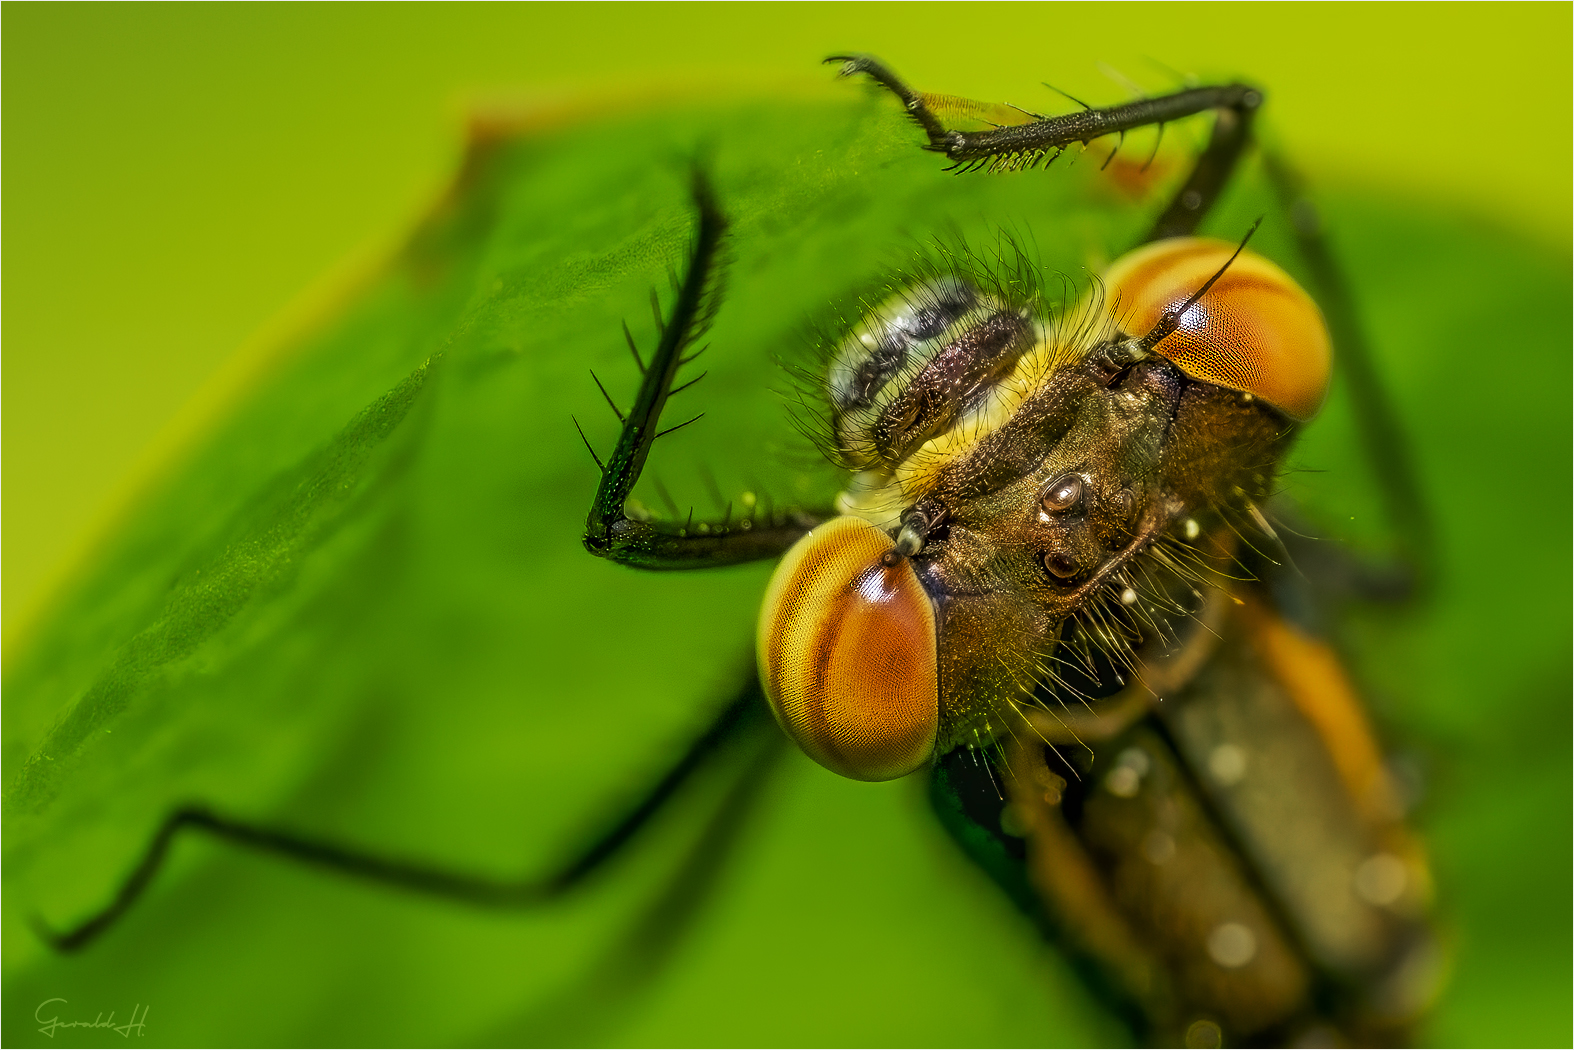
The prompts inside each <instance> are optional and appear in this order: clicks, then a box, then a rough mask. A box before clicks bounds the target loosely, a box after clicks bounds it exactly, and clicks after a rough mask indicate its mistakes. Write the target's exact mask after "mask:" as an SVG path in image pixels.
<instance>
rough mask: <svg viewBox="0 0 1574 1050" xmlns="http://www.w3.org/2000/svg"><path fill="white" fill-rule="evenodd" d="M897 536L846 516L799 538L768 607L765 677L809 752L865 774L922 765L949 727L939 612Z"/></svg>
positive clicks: (779, 715) (774, 702)
mask: <svg viewBox="0 0 1574 1050" xmlns="http://www.w3.org/2000/svg"><path fill="white" fill-rule="evenodd" d="M891 549H892V543H891V538H890V537H889V536H887V535H886V534H885V533H884V532H882V531H881V530H880V529H878V528H876V527H875V526H873V525H871V524H869V523H868V522H866V521H864V520H863V519H862V518H853V517H843V518H835V519H833V520H831V521H828V522H826V523H825V524H823V525H820V526H818V527H817V528H815V529H814V530H813V531H811V532H810V533H809V535H807V536H805V537H804V538H803V539H801V540H799V541H798V542H797V543H796V544H794V546H793V548H792V549H791V550H789V551H788V552H787V555H786V557H784V558H783V559H782V562H781V564H780V565H779V566H777V568H776V574H775V575H774V576H772V577H771V584H770V587H769V588H767V590H766V592H765V604H764V605H763V606H762V607H761V609H760V623H759V633H758V636H757V645H758V651H759V659H760V680H761V683H762V684H763V685H764V687H765V696H766V699H767V700H769V701H770V705H771V711H772V712H773V713H774V714H775V715H776V721H777V722H779V723H780V724H781V727H782V728H783V729H785V730H786V731H787V735H788V736H790V737H792V738H793V740H794V741H796V742H797V743H798V746H799V747H801V748H803V750H804V752H805V753H807V754H808V756H809V757H810V758H812V759H814V760H815V761H816V762H818V763H820V764H821V765H822V766H825V767H826V768H827V769H830V770H832V771H833V772H836V773H840V774H842V775H843V776H845V777H852V778H853V779H854V780H891V779H893V778H895V777H899V776H902V775H903V774H905V773H910V772H912V771H913V770H914V769H917V768H918V767H919V766H921V765H923V763H924V762H925V761H927V760H928V759H929V756H930V754H931V752H933V751H934V746H935V734H936V732H937V731H938V728H939V722H940V679H939V670H938V665H937V662H936V639H935V614H934V607H933V605H931V604H930V601H929V595H928V594H926V593H925V591H924V589H923V586H922V585H921V584H920V583H919V582H918V576H917V574H916V573H914V572H913V566H912V563H911V562H910V561H908V560H907V559H906V558H900V559H896V560H895V561H896V563H895V564H894V565H889V566H888V565H885V564H884V563H883V562H882V560H881V559H882V556H883V555H885V554H887V553H888V552H889V551H890V550H891Z"/></svg>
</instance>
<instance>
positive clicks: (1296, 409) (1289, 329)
mask: <svg viewBox="0 0 1574 1050" xmlns="http://www.w3.org/2000/svg"><path fill="white" fill-rule="evenodd" d="M1235 247H1236V246H1235V245H1233V244H1228V243H1226V242H1224V241H1216V240H1212V239H1209V238H1205V237H1174V238H1171V239H1169V240H1164V241H1156V242H1154V243H1153V244H1149V245H1145V246H1143V247H1141V248H1138V249H1137V250H1136V251H1134V252H1130V253H1129V254H1127V255H1124V256H1122V257H1121V258H1120V259H1117V260H1116V261H1115V264H1114V265H1113V266H1111V267H1110V269H1109V272H1108V273H1107V274H1106V275H1105V278H1104V283H1105V295H1106V297H1107V300H1106V301H1107V302H1108V303H1109V304H1110V309H1111V310H1112V311H1113V313H1114V314H1115V316H1116V319H1117V320H1118V321H1119V322H1120V327H1121V329H1122V331H1125V332H1127V333H1129V334H1131V335H1137V336H1141V335H1143V334H1145V333H1146V332H1147V331H1148V330H1149V329H1151V328H1152V327H1153V326H1154V325H1155V324H1156V323H1158V320H1159V318H1161V317H1163V316H1164V313H1165V311H1166V310H1170V309H1178V308H1179V307H1180V306H1181V305H1182V304H1183V303H1185V301H1186V299H1187V298H1188V297H1189V296H1191V295H1192V294H1193V293H1195V292H1196V291H1197V289H1199V288H1201V287H1202V286H1203V285H1204V284H1206V283H1207V282H1208V278H1210V277H1212V276H1213V275H1214V274H1215V273H1217V272H1218V270H1219V267H1221V266H1223V265H1224V263H1225V261H1226V260H1228V259H1229V257H1230V256H1231V254H1233V253H1234V251H1235ZM1154 350H1155V351H1156V352H1157V353H1159V354H1162V355H1163V356H1164V357H1167V358H1169V359H1170V360H1171V361H1173V362H1174V363H1175V364H1176V365H1177V366H1178V367H1179V368H1180V369H1181V371H1183V372H1185V373H1186V374H1187V375H1189V376H1191V377H1192V378H1193V379H1200V380H1203V381H1204V382H1208V383H1215V384H1217V385H1219V386H1222V387H1227V388H1229V389H1231V390H1240V391H1242V392H1244V393H1248V394H1251V395H1253V396H1254V397H1260V398H1262V399H1263V400H1264V401H1266V402H1268V403H1269V404H1270V405H1272V406H1274V407H1275V408H1277V409H1279V410H1280V411H1281V412H1283V413H1284V414H1285V415H1287V416H1289V417H1290V418H1291V419H1296V420H1301V421H1305V420H1308V419H1310V418H1312V416H1314V415H1316V414H1317V410H1318V408H1320V407H1321V406H1322V403H1323V397H1324V395H1325V394H1326V393H1327V392H1328V370H1329V366H1330V362H1331V358H1332V352H1331V350H1330V349H1329V342H1328V329H1327V327H1326V326H1325V325H1324V324H1323V315H1322V313H1321V312H1320V311H1319V310H1318V309H1317V304H1316V303H1314V302H1312V300H1311V297H1310V296H1308V295H1307V294H1306V293H1305V292H1304V291H1302V290H1301V286H1300V285H1298V284H1296V283H1295V281H1294V279H1293V278H1291V277H1290V275H1289V274H1287V273H1285V272H1284V271H1283V270H1281V269H1279V267H1277V266H1275V265H1274V264H1273V263H1271V262H1269V261H1268V260H1267V259H1264V258H1263V257H1262V256H1260V255H1258V254H1256V253H1255V252H1252V251H1249V250H1248V251H1243V252H1241V254H1240V256H1239V257H1238V258H1237V259H1236V260H1235V261H1234V262H1233V263H1231V264H1230V268H1229V269H1228V270H1226V271H1225V272H1224V274H1223V275H1222V276H1221V277H1220V278H1219V280H1218V281H1217V282H1216V283H1215V284H1214V286H1213V287H1212V288H1210V289H1209V290H1208V294H1207V295H1205V296H1203V297H1202V299H1201V300H1200V301H1199V302H1197V303H1196V304H1194V305H1193V306H1192V308H1191V309H1190V310H1187V311H1186V315H1185V316H1184V317H1182V318H1181V321H1180V327H1179V328H1178V329H1176V331H1174V332H1173V333H1171V334H1170V335H1168V336H1166V337H1165V338H1164V340H1163V341H1162V342H1160V343H1159V344H1158V346H1156V347H1154Z"/></svg>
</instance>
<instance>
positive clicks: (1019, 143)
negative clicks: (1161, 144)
mask: <svg viewBox="0 0 1574 1050" xmlns="http://www.w3.org/2000/svg"><path fill="white" fill-rule="evenodd" d="M825 61H827V62H840V63H841V64H842V69H841V75H842V76H855V75H857V74H860V73H862V74H863V75H865V76H867V77H869V78H870V79H871V80H874V81H875V82H876V83H878V84H880V85H881V86H882V87H884V88H885V89H886V90H888V91H890V92H891V93H892V94H894V95H895V96H896V97H897V98H898V99H900V100H901V102H902V105H903V107H904V108H905V109H906V111H907V115H908V116H909V117H911V118H912V119H913V120H914V121H916V122H917V123H918V125H919V126H920V127H922V128H923V129H924V132H925V133H926V134H927V135H928V136H929V145H928V146H927V147H926V148H927V149H930V150H933V151H934V152H936V153H943V154H945V156H946V158H947V159H948V160H950V161H951V163H952V167H953V169H957V170H962V171H972V170H974V169H977V168H984V169H987V170H990V171H1003V170H1010V171H1015V170H1017V169H1019V168H1025V167H1033V166H1034V165H1037V164H1042V163H1047V162H1049V161H1052V160H1054V158H1055V157H1058V156H1059V155H1060V154H1061V153H1062V152H1064V150H1065V149H1066V147H1068V146H1070V145H1072V144H1073V143H1081V144H1083V145H1086V144H1087V143H1089V142H1092V141H1093V140H1094V139H1098V138H1103V137H1104V136H1105V135H1115V134H1120V133H1122V132H1126V131H1132V130H1135V129H1136V128H1145V127H1150V126H1152V125H1155V124H1159V125H1162V124H1164V123H1167V122H1168V121H1172V120H1179V119H1181V118H1182V117H1189V116H1192V115H1193V114H1196V113H1202V112H1204V111H1206V110H1210V109H1214V110H1219V111H1221V112H1233V113H1235V114H1237V115H1244V114H1249V113H1251V112H1252V111H1253V110H1255V109H1256V108H1257V107H1258V106H1260V105H1262V92H1261V91H1259V90H1257V89H1256V88H1254V87H1251V86H1249V85H1246V84H1220V85H1214V86H1209V87H1194V88H1186V89H1185V90H1183V91H1176V92H1172V93H1170V94H1168V95H1156V96H1154V97H1152V98H1141V99H1137V100H1136V101H1133V102H1126V103H1122V104H1121V105H1118V106H1103V107H1093V106H1084V107H1083V108H1082V109H1081V110H1080V111H1078V112H1075V113H1066V114H1063V115H1061V116H1056V117H1038V116H1036V115H1035V114H1027V113H1022V114H1021V116H1023V117H1025V118H1029V119H1026V120H1023V121H1021V122H1014V123H1010V124H1005V125H1002V126H997V127H993V128H989V129H986V130H984V131H958V130H955V129H952V128H948V127H946V126H945V124H944V123H943V122H942V121H941V120H940V118H939V116H938V115H937V114H936V112H935V109H936V107H937V104H940V103H943V102H944V103H963V104H964V105H965V106H966V108H967V109H969V110H972V111H974V112H978V111H983V110H990V111H998V110H1000V109H1002V108H1008V107H988V106H979V105H978V104H976V103H965V102H964V100H959V99H942V98H941V97H939V96H932V95H925V94H921V93H919V92H917V91H914V90H913V89H912V88H910V87H908V86H907V85H906V84H905V83H903V81H902V80H901V79H900V78H899V77H897V75H896V74H895V73H893V72H892V71H891V70H890V69H889V68H888V67H887V66H886V65H885V63H883V62H881V61H880V60H879V59H878V58H875V57H874V56H873V55H833V56H831V57H830V58H828V59H826V60H825ZM1019 112H1020V111H1019ZM1240 122H1241V123H1244V121H1240ZM1237 149H1238V147H1237ZM1228 173H1229V172H1228V165H1226V166H1225V169H1224V171H1223V173H1222V175H1221V178H1222V177H1224V176H1227V175H1228ZM1210 203H1211V202H1210ZM1170 236H1173V235H1170Z"/></svg>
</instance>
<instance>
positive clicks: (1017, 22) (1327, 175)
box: [0, 4, 1570, 651]
mask: <svg viewBox="0 0 1574 1050" xmlns="http://www.w3.org/2000/svg"><path fill="white" fill-rule="evenodd" d="M0 19H3V26H4V30H5V41H4V56H5V68H4V71H3V83H4V89H5V91H4V117H5V130H6V145H7V147H8V148H7V150H6V158H5V167H4V179H5V194H6V204H7V208H6V224H5V234H4V242H3V251H4V264H5V273H6V293H7V294H6V302H5V307H6V309H5V317H4V321H3V324H4V328H3V335H4V339H5V386H4V402H3V407H4V430H3V437H4V450H5V451H4V457H5V458H4V467H5V470H4V490H3V494H4V521H3V524H4V529H5V539H6V558H5V574H4V592H3V598H4V601H3V616H4V621H3V622H4V637H5V638H6V640H7V649H8V651H9V649H10V648H11V646H12V642H13V641H14V639H15V637H16V635H17V632H18V630H19V629H20V628H21V627H22V626H23V625H25V624H27V623H29V622H32V621H33V620H34V619H35V618H36V616H37V613H38V610H39V607H40V605H41V603H43V602H44V601H45V600H46V599H47V597H48V595H49V594H51V593H54V592H55V589H56V588H58V585H59V583H60V581H61V579H62V578H63V576H64V575H65V574H67V573H68V572H69V570H70V567H71V566H73V565H75V564H77V563H78V562H79V561H80V559H81V558H82V557H83V555H84V553H85V551H86V550H87V549H88V547H89V545H90V543H91V542H92V540H93V538H94V537H95V536H98V535H102V534H103V532H104V531H105V530H106V529H108V528H110V527H111V526H110V522H111V521H113V520H114V517H115V515H116V514H117V513H119V512H120V511H121V510H122V509H123V508H124V506H125V504H126V501H127V500H128V498H129V497H130V496H131V494H132V493H134V492H135V491H138V490H139V488H140V487H141V486H142V485H144V484H145V483H146V481H147V478H148V476H149V475H150V474H151V473H153V472H155V471H156V470H157V469H158V466H159V465H160V464H162V463H165V462H167V461H168V459H169V454H170V451H171V449H172V448H178V447H181V446H182V445H183V444H184V443H186V442H188V441H189V440H190V437H191V435H192V434H193V432H195V431H200V429H201V428H202V426H203V425H204V421H207V420H210V419H211V418H212V416H213V415H214V413H215V410H216V406H217V405H221V404H223V403H225V401H226V397H227V392H230V391H233V389H234V387H235V385H236V384H237V383H239V384H242V385H243V384H244V383H245V377H246V376H247V375H249V374H251V373H250V370H251V367H252V366H253V365H254V364H255V361H256V359H257V358H258V357H259V356H263V357H265V356H266V354H267V351H268V348H270V347H271V346H273V345H275V344H276V343H277V342H278V341H279V338H278V336H279V333H280V332H286V331H291V330H295V329H296V328H298V327H299V324H300V320H301V319H302V318H303V317H311V316H313V309H314V306H315V305H316V304H319V303H321V302H322V301H324V300H325V299H326V300H328V301H331V300H332V296H333V292H332V289H334V288H335V287H338V286H341V285H342V284H344V283H345V281H346V280H347V279H348V278H349V276H350V275H353V274H355V273H357V272H360V271H361V270H364V268H365V267H366V266H367V265H368V264H369V263H370V262H371V261H373V260H376V259H378V258H380V257H382V256H383V255H384V254H386V253H387V252H388V251H390V250H391V249H392V247H393V246H394V245H396V244H397V243H398V242H399V240H400V238H401V237H402V235H403V233H404V231H405V230H407V229H408V228H409V226H410V224H411V222H412V220H413V219H414V217H415V216H416V215H417V214H419V213H420V212H421V210H422V209H423V207H424V206H425V205H426V204H427V203H428V202H429V201H430V200H431V199H433V198H434V197H435V196H436V194H437V193H438V192H439V190H440V189H441V188H442V187H443V186H444V185H445V184H446V181H447V179H448V178H449V176H450V174H451V173H452V171H453V168H454V165H455V163H456V161H457V159H458V156H459V153H460V149H461V145H462V138H463V136H462V128H463V124H464V120H463V117H464V114H465V113H466V112H467V110H468V108H469V107H470V106H471V105H472V104H473V103H476V102H478V101H490V102H497V101H499V100H505V101H506V100H516V101H517V100H531V99H536V100H539V99H541V98H543V97H556V98H562V97H564V96H574V95H575V94H578V93H583V92H587V91H589V92H595V93H596V94H597V95H599V96H602V97H611V98H616V97H618V96H619V95H626V96H628V97H635V96H638V95H640V94H641V93H648V92H649V91H650V90H652V89H653V88H656V89H659V88H660V87H662V86H672V85H693V84H696V83H698V84H704V85H709V86H711V88H712V89H713V90H714V91H715V92H716V93H717V94H718V95H740V96H742V95H747V94H750V93H753V92H758V91H760V90H762V89H764V88H773V87H780V86H781V85H782V84H783V83H787V84H796V85H798V89H801V87H802V85H803V84H804V83H805V82H809V81H812V80H813V78H814V77H815V76H816V75H817V74H818V71H817V69H816V68H815V63H817V62H818V61H819V60H820V59H821V58H823V57H824V56H825V55H826V54H827V53H829V52H831V51H837V50H847V49H853V50H868V51H872V52H875V53H877V54H880V55H883V56H886V57H887V58H888V59H889V60H890V61H892V62H894V63H895V64H896V65H897V68H898V69H900V70H901V71H902V72H903V74H904V75H905V76H907V77H908V78H909V80H910V81H911V82H912V83H915V84H919V85H924V86H925V88H926V89H928V90H936V91H952V92H956V93H960V94H966V95H970V96H972V97H975V98H984V99H1002V100H1012V101H1017V102H1019V103H1021V104H1023V105H1026V106H1028V107H1029V108H1033V107H1039V106H1052V105H1055V104H1057V102H1056V96H1054V95H1053V94H1051V93H1049V92H1046V91H1044V90H1043V89H1042V88H1040V87H1039V86H1038V82H1039V81H1040V80H1048V81H1051V82H1052V83H1054V84H1055V85H1056V86H1057V87H1061V88H1063V89H1064V90H1067V91H1070V92H1072V93H1073V94H1078V95H1079V96H1084V97H1091V98H1092V99H1094V100H1097V101H1114V100H1117V99H1119V98H1122V97H1124V95H1125V88H1124V87H1123V86H1122V84H1121V82H1120V81H1119V80H1117V79H1112V78H1111V77H1109V76H1106V75H1105V74H1104V73H1103V72H1102V71H1101V65H1102V66H1107V67H1108V68H1110V69H1112V70H1114V71H1115V73H1116V74H1117V75H1123V76H1125V77H1130V78H1133V79H1136V80H1138V81H1140V82H1142V83H1143V84H1144V85H1145V86H1148V87H1150V88H1152V87H1154V86H1156V85H1162V84H1163V83H1165V82H1167V81H1168V82H1173V79H1174V74H1171V73H1169V72H1167V71H1168V70H1178V71H1180V72H1182V73H1187V74H1219V75H1245V76H1250V77H1253V78H1255V79H1256V80H1258V81H1260V82H1261V83H1263V84H1264V85H1266V86H1267V87H1268V88H1270V89H1271V99H1272V103H1271V108H1270V110H1269V111H1268V120H1269V122H1270V123H1271V126H1272V128H1273V129H1274V131H1275V132H1277V133H1278V134H1279V135H1281V136H1282V138H1283V140H1284V142H1285V144H1286V146H1287V147H1288V148H1289V150H1290V152H1291V153H1292V154H1293V155H1294V156H1295V157H1296V158H1297V159H1298V161H1299V162H1300V163H1301V164H1303V165H1304V166H1305V167H1307V168H1308V169H1309V171H1310V173H1311V174H1312V175H1313V176H1314V177H1315V178H1316V179H1317V180H1319V181H1321V182H1322V183H1324V184H1330V183H1333V184H1352V185H1359V186H1366V187H1371V188H1381V189H1386V190H1398V191H1400V192H1401V193H1402V195H1403V196H1404V197H1405V198H1406V199H1409V200H1424V201H1431V202H1438V203H1445V204H1446V205H1447V206H1448V207H1450V208H1457V209H1466V210H1469V211H1472V212H1477V213H1480V214H1484V215H1489V216H1492V217H1493V218H1495V219H1496V220H1498V221H1501V222H1504V223H1507V224H1510V225H1512V226H1514V227H1516V228H1517V229H1520V230H1524V231H1527V232H1528V233H1529V234H1531V235H1532V236H1534V237H1537V238H1542V239H1545V240H1547V241H1549V242H1551V243H1552V244H1554V245H1557V246H1566V245H1567V243H1568V239H1569V216H1570V210H1569V209H1570V203H1569V174H1570V170H1569V152H1570V131H1569V119H1568V117H1569V101H1568V95H1569V91H1568V87H1569V77H1570V54H1569V10H1568V8H1567V6H1566V5H1561V4H1525V5H1518V4H1487V5H1474V4H1442V5H1433V4H1397V5H1377V4H1360V5H1339V4H1316V5H1302V4H1273V5H1262V6H1259V5H1238V4H1225V5H1208V4H1186V5H1174V4H1155V5H1145V4H1125V5H1119V6H1104V5H1083V4H1054V5H1043V6H1039V5H1020V6H1013V5H992V4H968V5H959V6H949V5H922V6H917V7H912V8H906V7H893V6H888V5H859V4H836V5H817V4H805V5H795V6H791V7H787V6H778V5H769V4H762V5H746V6H734V5H729V4H707V5H704V6H703V7H687V6H682V5H676V6H667V5H646V4H640V5H631V6H624V5H619V4H606V5H593V6H584V7H581V6H577V5H554V4H540V5H529V6H519V7H515V6H510V5H499V4H477V5H463V4H456V5H441V6H431V5H423V4H401V5H365V4H357V5H347V6H333V5H309V6H293V5H281V6H269V5H235V6H228V5H205V4H180V5H142V4H113V5H99V4H61V5H53V4H18V5H10V6H8V7H7V8H6V9H5V11H4V13H3V15H0ZM325 275H327V276H325ZM199 392H202V393H201V394H200V395H199ZM217 411H220V412H221V411H222V409H218V410H217Z"/></svg>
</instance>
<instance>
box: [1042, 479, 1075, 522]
mask: <svg viewBox="0 0 1574 1050" xmlns="http://www.w3.org/2000/svg"><path fill="white" fill-rule="evenodd" d="M1081 502H1082V479H1081V478H1080V477H1078V476H1077V475H1076V474H1062V475H1061V476H1060V477H1058V478H1056V479H1055V480H1054V481H1053V482H1051V483H1050V486H1049V488H1048V489H1047V490H1046V491H1045V492H1044V498H1043V500H1041V501H1040V503H1041V505H1042V506H1043V508H1044V510H1045V511H1046V512H1048V513H1050V514H1064V513H1066V511H1068V510H1071V509H1072V508H1073V507H1075V506H1076V505H1077V504H1078V503H1081Z"/></svg>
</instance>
